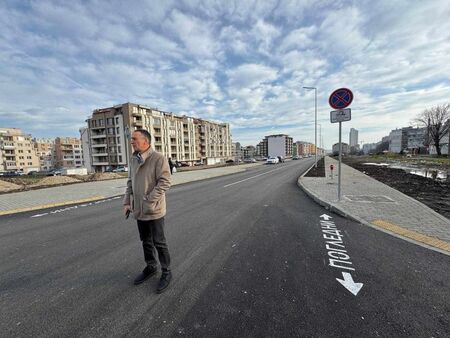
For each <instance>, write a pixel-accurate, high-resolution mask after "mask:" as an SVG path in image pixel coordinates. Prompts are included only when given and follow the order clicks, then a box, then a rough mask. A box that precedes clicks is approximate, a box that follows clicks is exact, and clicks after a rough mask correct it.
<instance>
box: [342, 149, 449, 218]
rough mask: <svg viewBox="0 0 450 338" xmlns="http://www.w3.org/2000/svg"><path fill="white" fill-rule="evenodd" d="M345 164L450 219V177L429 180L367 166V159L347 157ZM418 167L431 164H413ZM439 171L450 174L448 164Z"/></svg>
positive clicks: (379, 167) (387, 168)
mask: <svg viewBox="0 0 450 338" xmlns="http://www.w3.org/2000/svg"><path fill="white" fill-rule="evenodd" d="M343 162H344V163H345V164H347V165H349V166H351V167H353V168H355V169H357V170H359V171H361V172H363V173H364V174H366V175H368V176H370V177H372V178H374V179H376V180H378V181H380V182H382V183H384V184H386V185H388V186H390V187H392V188H394V189H396V190H398V191H400V192H402V193H404V194H405V195H408V196H410V197H412V198H414V199H416V200H418V201H420V202H422V203H423V204H425V205H427V206H428V207H430V208H431V209H433V210H434V211H436V212H437V213H439V214H441V215H442V216H444V217H447V218H449V219H450V177H449V176H448V175H447V177H446V179H438V178H435V179H433V178H428V177H423V176H420V175H416V174H411V173H408V172H407V171H405V170H404V169H397V168H390V167H388V166H377V165H370V164H367V163H368V162H372V163H373V162H375V163H376V162H384V161H379V160H378V161H374V160H370V161H368V159H367V158H364V157H363V158H359V157H346V158H344V159H343ZM408 164H409V165H411V164H414V165H416V166H417V167H421V166H422V167H424V168H425V167H426V168H429V167H430V165H429V164H422V163H420V162H418V163H411V161H409V162H408ZM439 169H440V170H443V171H446V172H450V166H449V165H448V164H440V165H439Z"/></svg>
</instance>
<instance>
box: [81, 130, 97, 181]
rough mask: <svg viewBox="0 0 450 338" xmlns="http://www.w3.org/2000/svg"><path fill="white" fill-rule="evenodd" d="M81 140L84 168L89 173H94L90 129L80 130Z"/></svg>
mask: <svg viewBox="0 0 450 338" xmlns="http://www.w3.org/2000/svg"><path fill="white" fill-rule="evenodd" d="M80 140H81V149H82V153H83V163H84V167H85V168H86V169H87V171H88V172H93V171H94V170H93V168H92V156H91V153H90V151H91V148H90V147H89V141H90V140H89V129H88V128H86V127H82V128H80Z"/></svg>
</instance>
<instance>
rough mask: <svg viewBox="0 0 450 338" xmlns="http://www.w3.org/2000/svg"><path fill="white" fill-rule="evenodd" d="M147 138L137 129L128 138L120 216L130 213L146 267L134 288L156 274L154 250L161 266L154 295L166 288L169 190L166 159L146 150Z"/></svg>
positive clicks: (148, 140)
mask: <svg viewBox="0 0 450 338" xmlns="http://www.w3.org/2000/svg"><path fill="white" fill-rule="evenodd" d="M150 143H151V136H150V133H149V132H148V131H147V130H144V129H138V130H136V131H134V132H133V134H132V135H131V145H132V147H133V149H134V153H133V155H132V157H131V159H130V168H129V171H128V181H127V189H126V191H125V197H124V200H123V204H124V213H125V214H126V215H128V214H129V213H130V212H132V213H133V216H134V218H135V219H136V220H137V225H138V229H139V236H140V239H141V241H142V247H143V249H144V258H145V261H146V262H147V266H146V267H145V269H144V270H143V271H142V273H141V274H139V275H138V276H137V277H136V279H135V280H134V284H135V285H138V284H141V283H142V282H144V281H146V280H147V279H149V278H150V277H151V276H153V275H154V274H156V272H157V271H158V268H157V264H158V263H157V260H156V256H155V248H156V251H157V252H158V258H159V263H160V265H161V270H162V274H161V279H160V280H159V284H158V288H157V290H156V292H157V293H161V292H162V291H164V290H165V289H166V288H167V287H168V286H169V284H170V280H171V279H172V273H171V271H170V255H169V249H168V246H167V242H166V238H165V235H164V216H165V214H166V197H165V192H166V190H168V189H169V188H170V169H169V164H168V162H167V159H166V158H165V157H164V156H163V155H162V154H160V153H158V152H156V151H154V150H153V149H151V147H150Z"/></svg>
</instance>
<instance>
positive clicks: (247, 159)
mask: <svg viewBox="0 0 450 338" xmlns="http://www.w3.org/2000/svg"><path fill="white" fill-rule="evenodd" d="M244 162H245V163H256V160H255V159H254V158H246V159H244Z"/></svg>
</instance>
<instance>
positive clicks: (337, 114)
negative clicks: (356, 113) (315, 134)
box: [330, 108, 352, 123]
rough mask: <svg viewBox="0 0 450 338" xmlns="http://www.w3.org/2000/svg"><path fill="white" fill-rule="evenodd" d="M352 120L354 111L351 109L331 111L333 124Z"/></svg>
mask: <svg viewBox="0 0 450 338" xmlns="http://www.w3.org/2000/svg"><path fill="white" fill-rule="evenodd" d="M351 119H352V110H351V109H350V108H346V109H339V110H332V111H330V121H331V123H336V122H345V121H350V120H351Z"/></svg>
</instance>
